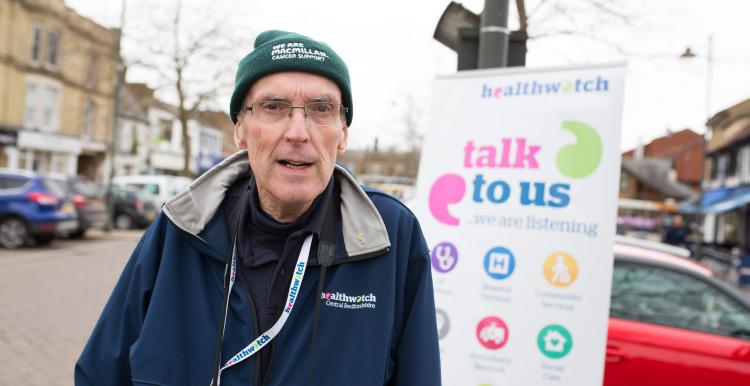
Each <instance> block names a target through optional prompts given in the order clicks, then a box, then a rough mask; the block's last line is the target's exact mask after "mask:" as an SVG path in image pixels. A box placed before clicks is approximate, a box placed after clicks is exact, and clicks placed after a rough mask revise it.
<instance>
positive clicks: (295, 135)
mask: <svg viewBox="0 0 750 386" xmlns="http://www.w3.org/2000/svg"><path fill="white" fill-rule="evenodd" d="M297 110H299V112H297ZM289 114H290V117H289V127H288V128H287V130H286V133H285V137H286V139H287V140H288V141H291V142H307V141H308V140H309V139H310V136H309V133H308V131H307V118H306V117H305V109H304V108H303V107H292V109H291V110H290V111H289Z"/></svg>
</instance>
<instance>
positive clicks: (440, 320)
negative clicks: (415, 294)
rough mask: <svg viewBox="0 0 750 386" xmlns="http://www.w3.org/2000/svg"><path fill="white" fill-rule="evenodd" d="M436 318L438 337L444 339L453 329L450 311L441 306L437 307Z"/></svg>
mask: <svg viewBox="0 0 750 386" xmlns="http://www.w3.org/2000/svg"><path fill="white" fill-rule="evenodd" d="M435 319H436V321H437V330H438V339H443V338H445V336H446V335H448V331H450V329H451V322H450V319H449V318H448V313H447V312H445V311H443V310H441V309H440V308H436V309H435Z"/></svg>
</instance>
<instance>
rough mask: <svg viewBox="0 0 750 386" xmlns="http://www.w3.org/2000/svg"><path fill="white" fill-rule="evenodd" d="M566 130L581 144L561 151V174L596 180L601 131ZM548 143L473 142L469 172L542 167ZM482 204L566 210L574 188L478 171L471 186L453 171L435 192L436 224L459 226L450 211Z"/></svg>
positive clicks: (574, 126) (568, 125)
mask: <svg viewBox="0 0 750 386" xmlns="http://www.w3.org/2000/svg"><path fill="white" fill-rule="evenodd" d="M560 126H561V128H562V129H563V130H566V131H568V132H570V133H572V134H573V135H574V136H575V139H576V141H575V143H572V144H569V145H565V146H563V147H561V148H560V149H558V151H557V156H556V159H555V161H556V165H555V166H556V167H557V170H558V172H559V173H560V174H561V175H563V176H565V177H568V178H571V179H581V178H585V177H588V176H590V175H591V174H592V173H594V171H596V169H597V168H598V167H599V164H601V161H602V152H603V150H602V140H601V137H600V136H599V133H597V131H596V130H595V129H594V128H593V127H591V126H589V125H588V124H586V123H583V122H579V121H563V122H562V123H561V125H560ZM542 151H543V149H542V145H537V144H532V143H529V142H528V140H527V139H526V138H524V137H519V138H502V139H501V140H500V144H499V145H498V144H477V143H475V142H474V141H472V140H469V141H467V142H466V144H465V145H464V147H463V153H464V157H463V159H464V162H463V167H464V169H480V171H481V169H488V170H490V171H492V170H496V169H532V170H533V169H539V168H540V165H539V162H538V161H537V155H538V154H539V153H540V152H542ZM467 190H470V191H471V192H470V194H471V200H472V201H473V202H474V203H477V204H494V205H501V204H503V203H505V202H507V201H508V200H509V199H511V198H513V199H514V200H518V202H519V203H520V204H521V205H524V206H537V207H539V206H546V207H550V208H565V207H567V206H568V205H569V204H570V184H567V183H564V182H559V183H548V182H540V181H521V182H520V183H519V186H517V187H515V188H512V187H511V186H510V184H509V183H507V182H506V181H503V180H500V179H497V180H490V179H487V178H485V175H484V173H481V172H480V173H477V174H475V175H474V178H473V180H472V181H471V183H470V185H469V186H468V187H467V181H466V180H464V177H463V176H461V175H459V174H454V173H448V174H444V175H441V176H440V177H438V178H437V179H436V180H435V182H433V184H432V187H431V188H430V194H429V198H428V205H429V208H430V213H432V215H433V216H434V217H435V219H436V220H438V221H440V222H441V223H443V224H446V225H454V226H455V225H459V223H460V222H461V220H460V219H459V218H458V217H457V216H455V215H454V214H452V213H451V211H450V207H451V206H452V205H455V204H458V203H460V202H461V201H463V200H464V199H465V198H466V193H467ZM517 191H518V192H517Z"/></svg>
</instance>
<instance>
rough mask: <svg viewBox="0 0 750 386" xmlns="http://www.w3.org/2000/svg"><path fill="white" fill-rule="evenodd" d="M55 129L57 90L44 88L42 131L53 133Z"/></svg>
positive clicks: (48, 87) (50, 87)
mask: <svg viewBox="0 0 750 386" xmlns="http://www.w3.org/2000/svg"><path fill="white" fill-rule="evenodd" d="M56 127H57V88H56V87H52V86H47V87H45V88H44V106H43V110H42V130H44V131H53V130H54V129H55V128H56Z"/></svg>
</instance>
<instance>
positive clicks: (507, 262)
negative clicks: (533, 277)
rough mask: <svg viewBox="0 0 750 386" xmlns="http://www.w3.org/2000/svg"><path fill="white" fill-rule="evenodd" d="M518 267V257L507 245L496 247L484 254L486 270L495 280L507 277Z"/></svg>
mask: <svg viewBox="0 0 750 386" xmlns="http://www.w3.org/2000/svg"><path fill="white" fill-rule="evenodd" d="M515 269H516V258H515V257H514V256H513V253H512V252H511V251H510V250H509V249H508V248H505V247H494V248H492V249H490V250H489V251H487V254H486V255H484V271H485V272H486V273H487V275H489V276H490V277H491V278H493V279H495V280H503V279H507V278H508V277H509V276H510V275H512V274H513V271H514V270H515Z"/></svg>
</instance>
